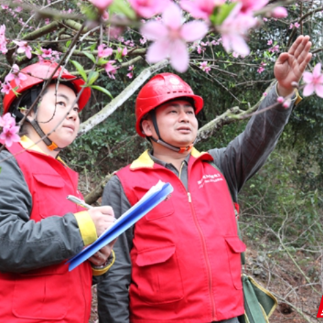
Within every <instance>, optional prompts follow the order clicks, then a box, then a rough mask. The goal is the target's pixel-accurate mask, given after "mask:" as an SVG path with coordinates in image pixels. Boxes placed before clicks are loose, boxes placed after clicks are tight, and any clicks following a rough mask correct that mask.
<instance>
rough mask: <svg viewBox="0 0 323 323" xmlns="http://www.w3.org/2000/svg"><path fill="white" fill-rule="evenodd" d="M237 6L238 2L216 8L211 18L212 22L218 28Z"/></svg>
mask: <svg viewBox="0 0 323 323" xmlns="http://www.w3.org/2000/svg"><path fill="white" fill-rule="evenodd" d="M237 4H238V2H231V3H225V4H223V5H222V6H218V7H215V9H214V11H213V13H212V15H211V16H210V20H211V22H212V23H213V24H214V25H217V26H219V25H221V24H222V23H223V21H224V20H225V19H226V18H227V17H228V16H229V14H230V12H231V11H232V10H233V9H234V7H235V6H236V5H237Z"/></svg>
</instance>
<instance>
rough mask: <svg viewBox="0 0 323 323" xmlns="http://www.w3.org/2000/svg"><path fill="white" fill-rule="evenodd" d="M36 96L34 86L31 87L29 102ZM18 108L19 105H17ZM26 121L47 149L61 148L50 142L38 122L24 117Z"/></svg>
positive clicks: (58, 149) (57, 149)
mask: <svg viewBox="0 0 323 323" xmlns="http://www.w3.org/2000/svg"><path fill="white" fill-rule="evenodd" d="M37 96H38V92H37V90H36V89H35V88H32V89H31V102H34V101H35V100H36V98H37ZM17 108H19V107H17ZM26 121H27V122H28V123H29V124H30V125H31V126H32V127H33V128H34V129H35V131H36V132H37V134H38V136H39V137H40V138H41V139H42V141H43V142H44V143H45V144H46V146H47V147H48V149H49V150H54V151H60V150H61V149H62V148H59V147H58V146H57V145H56V144H55V143H54V142H52V141H51V140H50V139H49V138H48V137H47V135H46V134H45V133H44V131H43V130H42V129H41V128H40V126H39V124H38V122H37V121H36V120H35V119H33V120H30V119H29V118H26Z"/></svg>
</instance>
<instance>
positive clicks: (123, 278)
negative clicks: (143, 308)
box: [97, 176, 133, 323]
mask: <svg viewBox="0 0 323 323" xmlns="http://www.w3.org/2000/svg"><path fill="white" fill-rule="evenodd" d="M102 204H103V205H110V206H112V208H113V210H114V214H115V217H116V218H119V217H120V216H121V215H122V214H123V213H124V212H126V211H127V210H128V209H129V208H130V207H131V205H130V203H129V201H128V199H127V197H126V195H125V193H124V191H123V187H122V185H121V183H120V181H119V178H118V177H117V176H113V177H112V178H111V179H110V181H109V182H108V184H107V186H106V187H105V189H104V192H103V196H102ZM132 239H133V227H132V228H130V229H128V230H127V231H126V232H125V233H123V234H122V235H120V236H119V237H118V239H117V241H116V243H115V245H114V247H113V250H114V252H115V254H116V260H115V263H114V264H113V266H112V267H111V268H110V269H109V271H108V272H107V273H106V274H105V275H104V276H103V277H102V278H103V279H102V278H101V280H100V281H99V282H98V284H97V291H98V312H99V322H100V323H129V292H128V289H129V285H130V281H131V260H130V251H131V248H132Z"/></svg>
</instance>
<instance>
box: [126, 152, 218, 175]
mask: <svg viewBox="0 0 323 323" xmlns="http://www.w3.org/2000/svg"><path fill="white" fill-rule="evenodd" d="M191 156H192V157H194V158H195V159H199V158H201V159H203V160H204V159H205V160H213V158H212V157H211V155H210V154H208V153H206V152H199V151H198V150H197V149H195V148H194V147H193V148H192V150H191ZM154 164H155V163H154V161H153V160H152V159H151V158H150V156H149V154H148V150H146V151H145V152H143V153H142V154H141V155H140V156H139V157H138V159H136V160H134V161H133V162H132V164H131V165H130V169H131V170H136V169H139V168H153V167H154Z"/></svg>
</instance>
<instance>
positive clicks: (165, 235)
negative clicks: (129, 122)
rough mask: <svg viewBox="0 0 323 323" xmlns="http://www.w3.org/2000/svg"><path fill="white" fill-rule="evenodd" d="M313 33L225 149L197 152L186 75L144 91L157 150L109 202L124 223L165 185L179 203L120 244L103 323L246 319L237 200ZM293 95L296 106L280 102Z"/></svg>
mask: <svg viewBox="0 0 323 323" xmlns="http://www.w3.org/2000/svg"><path fill="white" fill-rule="evenodd" d="M310 46H311V43H310V42H309V37H308V36H305V37H304V36H300V37H299V38H298V39H297V40H296V41H295V43H294V44H293V45H292V47H291V48H290V50H289V51H288V53H282V54H281V55H280V57H279V58H278V60H277V62H276V64H275V68H274V72H275V77H276V80H277V83H276V85H275V86H274V87H273V88H272V89H271V90H270V91H269V93H268V94H267V96H266V97H265V98H264V99H263V101H262V102H261V104H260V107H259V111H261V110H262V109H264V108H265V107H269V106H271V105H276V106H275V107H273V108H272V109H268V110H266V111H265V112H263V113H258V114H256V115H254V116H253V117H252V118H251V119H250V121H249V122H248V124H247V126H246V129H245V130H244V132H243V133H241V134H240V135H239V136H238V137H237V138H235V139H234V140H233V141H231V142H230V143H229V145H228V146H227V147H225V148H221V149H217V148H214V149H210V150H209V151H208V152H207V153H200V152H199V151H197V150H196V149H195V148H194V146H193V145H194V141H195V139H196V136H197V129H198V123H197V119H196V114H197V113H198V112H199V111H200V110H201V109H202V107H203V100H202V98H201V97H199V96H198V95H195V94H194V93H193V91H192V89H191V87H190V86H189V85H188V84H187V83H185V82H184V81H183V80H182V79H181V78H180V77H179V76H177V75H174V74H170V73H162V74H159V75H156V76H154V77H153V78H152V79H150V80H149V81H148V83H147V84H146V85H144V87H143V88H142V89H141V91H140V92H139V94H138V97H137V101H136V118H137V121H136V130H137V133H138V134H139V135H140V136H143V137H147V138H148V139H149V140H150V142H151V144H152V149H151V150H150V151H145V152H144V153H143V154H142V155H141V156H140V157H139V158H138V159H136V160H135V161H134V162H133V163H132V164H130V165H128V166H127V167H125V168H123V169H121V170H120V171H118V172H117V173H116V175H115V176H114V177H113V178H112V179H111V180H110V181H109V182H108V184H107V186H106V188H105V190H104V194H103V199H102V201H103V204H104V205H111V206H112V207H113V208H114V211H115V216H116V217H119V216H120V215H121V214H123V213H124V212H125V211H127V210H128V209H129V208H130V207H131V206H132V205H134V204H135V203H136V202H137V201H138V200H139V199H140V198H141V197H142V196H143V195H144V194H145V193H146V192H147V191H148V189H149V188H150V187H151V186H153V185H155V184H156V183H157V182H158V181H159V180H162V181H163V182H168V183H170V184H171V185H172V186H173V188H174V191H173V193H172V194H171V196H170V197H169V198H168V199H166V200H165V201H163V202H162V203H160V204H159V205H158V206H157V207H156V208H154V209H153V210H152V211H150V212H149V213H147V215H146V216H145V217H143V218H142V219H140V220H139V221H138V222H137V223H136V224H135V225H134V226H133V227H132V228H130V229H129V230H128V231H126V232H125V233H124V234H123V235H122V236H120V237H119V238H118V241H117V242H116V245H115V247H114V250H115V253H116V262H115V265H114V266H113V267H112V268H111V270H110V271H109V273H108V274H107V275H106V276H105V277H104V280H103V281H102V282H100V283H99V284H98V308H99V322H100V323H117V322H118V323H129V322H131V323H152V322H154V323H172V322H174V323H211V322H222V323H224V322H225V323H237V322H238V317H239V316H240V315H242V314H243V313H244V301H243V292H242V282H241V259H240V256H241V253H242V252H243V251H244V250H245V248H246V247H245V245H244V243H243V242H242V241H241V240H240V239H239V236H238V232H237V225H236V218H235V217H236V216H235V215H236V211H237V208H236V209H235V207H234V206H235V205H234V204H235V203H236V202H237V195H238V192H239V191H240V189H241V188H242V186H243V184H244V183H245V182H246V181H247V180H248V179H249V178H250V177H251V176H253V175H254V174H255V173H256V172H257V171H258V170H259V168H260V167H261V166H262V165H263V164H264V163H265V161H266V159H267V157H268V155H269V154H270V152H271V151H272V150H273V149H274V147H275V145H276V143H277V140H278V138H279V136H280V135H281V133H282V131H283V128H284V126H285V124H286V123H287V121H288V118H289V116H290V113H291V111H292V106H293V105H294V104H295V102H296V100H297V94H296V93H294V94H293V91H294V88H293V86H292V83H293V82H298V81H299V80H300V78H301V75H302V73H303V71H304V69H305V67H306V65H307V63H308V62H309V60H310V59H311V54H310V53H309V50H310ZM279 96H282V97H287V96H291V101H292V103H291V106H290V107H288V108H285V107H283V106H282V104H278V103H277V98H278V97H279Z"/></svg>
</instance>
